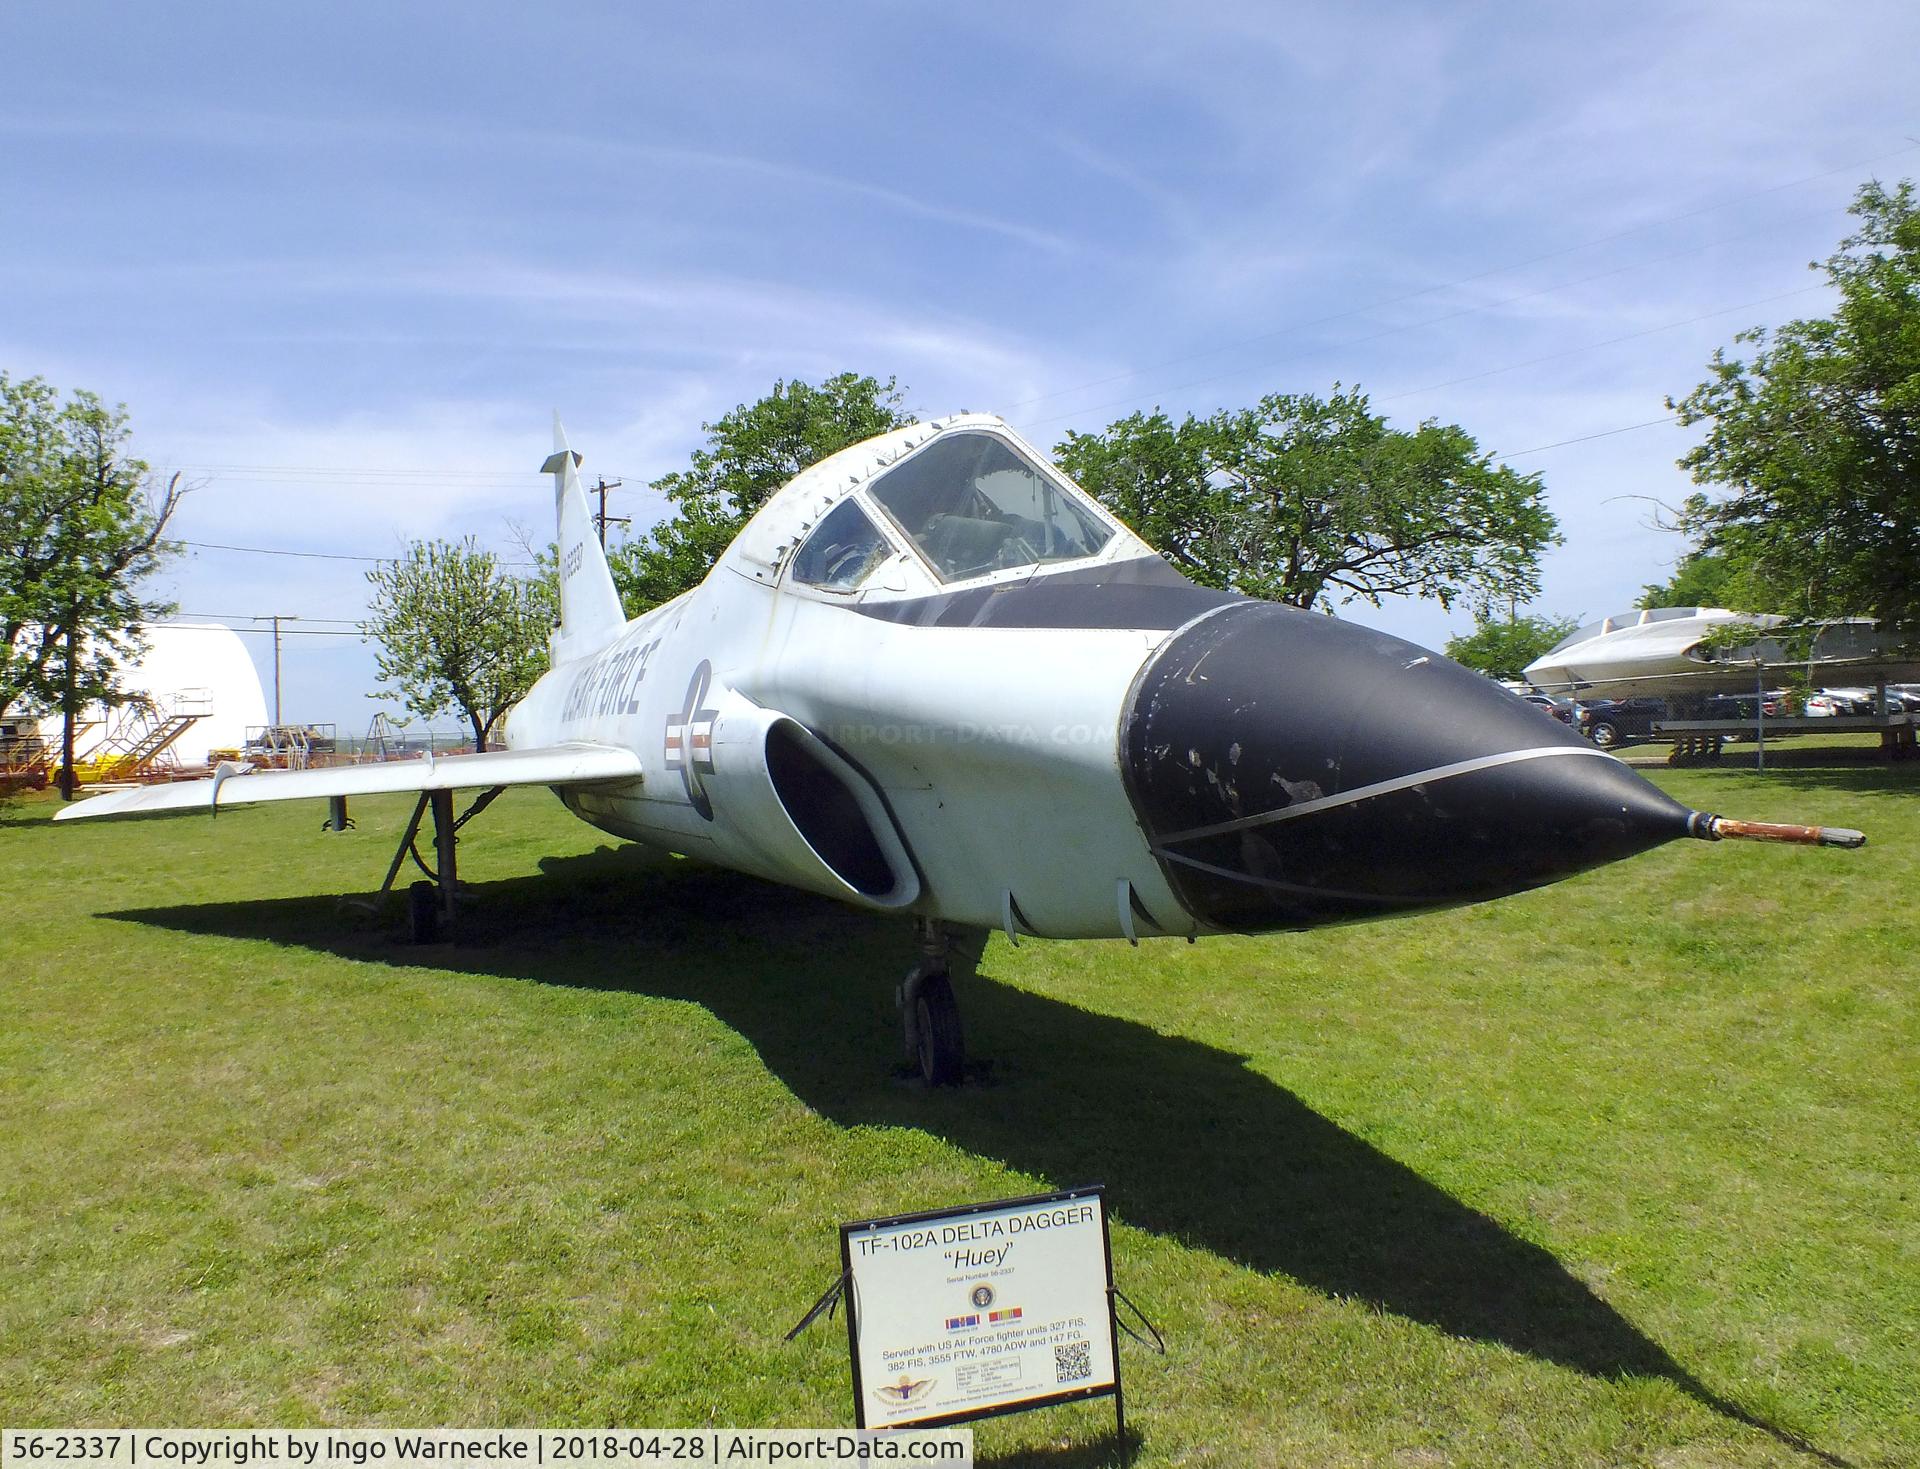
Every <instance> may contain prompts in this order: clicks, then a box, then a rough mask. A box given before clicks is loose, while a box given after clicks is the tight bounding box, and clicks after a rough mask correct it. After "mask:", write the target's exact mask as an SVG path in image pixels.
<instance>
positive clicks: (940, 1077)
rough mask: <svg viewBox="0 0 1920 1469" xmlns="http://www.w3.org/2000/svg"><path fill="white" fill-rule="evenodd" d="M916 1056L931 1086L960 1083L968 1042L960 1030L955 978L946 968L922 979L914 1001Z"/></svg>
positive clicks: (925, 1078)
mask: <svg viewBox="0 0 1920 1469" xmlns="http://www.w3.org/2000/svg"><path fill="white" fill-rule="evenodd" d="M913 1019H914V1027H913V1028H914V1044H913V1055H914V1060H916V1061H917V1062H919V1063H920V1076H921V1078H922V1079H923V1080H924V1081H925V1082H926V1084H927V1085H928V1086H958V1085H959V1084H960V1074H961V1072H962V1071H964V1070H965V1069H966V1063H967V1043H966V1039H965V1037H964V1036H963V1035H962V1033H961V1030H960V1006H959V1005H958V1004H957V1003H956V1002H955V1001H954V998H953V982H952V981H951V980H949V979H948V978H947V976H946V974H945V973H944V972H936V973H933V974H929V975H927V976H926V977H925V978H924V979H922V980H921V981H920V986H919V993H918V994H917V995H916V996H915V997H914V1001H913Z"/></svg>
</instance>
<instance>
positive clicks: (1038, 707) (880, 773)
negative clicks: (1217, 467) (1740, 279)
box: [60, 415, 1864, 1083]
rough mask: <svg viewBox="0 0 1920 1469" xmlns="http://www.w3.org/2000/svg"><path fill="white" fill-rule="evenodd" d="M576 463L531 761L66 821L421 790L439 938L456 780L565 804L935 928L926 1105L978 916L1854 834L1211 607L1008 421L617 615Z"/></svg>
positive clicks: (1225, 903)
mask: <svg viewBox="0 0 1920 1469" xmlns="http://www.w3.org/2000/svg"><path fill="white" fill-rule="evenodd" d="M555 439H556V450H555V452H554V454H553V455H552V457H550V458H549V459H548V460H547V462H546V465H545V469H546V471H547V472H550V473H551V474H552V475H553V477H554V486H555V499H556V505H557V529H558V540H557V545H558V547H559V548H561V560H560V568H559V571H560V577H559V583H560V620H559V624H558V626H557V627H556V629H555V630H554V633H553V639H552V655H553V657H552V668H551V670H550V671H549V672H548V673H547V674H546V675H545V676H544V677H542V678H541V679H540V681H539V682H538V683H537V684H536V685H535V686H534V687H533V689H532V690H531V691H530V692H529V693H528V694H527V696H526V697H525V699H523V700H522V701H521V702H520V704H519V705H518V706H516V707H515V708H514V710H513V711H512V713H511V714H510V715H509V717H508V722H507V727H506V744H507V746H508V748H507V749H505V750H503V751H495V752H487V753H480V754H473V755H458V756H447V757H440V758H431V757H429V758H425V759H421V760H417V761H412V760H410V761H402V762H396V763H391V764H381V765H359V766H347V767H339V768H333V769H323V770H304V771H267V772H260V773H253V774H249V773H227V772H222V773H218V774H216V775H215V776H214V777H213V778H212V779H211V780H207V781H201V782H194V783H182V784H174V785H165V786H154V787H148V788H145V789H140V790H133V791H127V792H123V793H118V794H112V795H104V796H99V797H96V798H94V799H92V800H89V801H85V802H82V803H80V804H78V805H76V806H73V807H71V808H69V809H68V810H66V811H63V812H61V813H60V816H61V818H63V819H84V818H87V817H93V816H109V815H125V814H131V813H134V812H146V811H162V810H172V809H185V808H200V809H206V810H213V809H215V808H217V807H220V806H225V805H234V804H238V803H241V802H249V801H270V800H284V799H291V798H296V797H331V798H334V799H335V800H336V803H337V804H336V810H335V817H336V820H338V818H339V817H340V816H342V815H343V811H342V810H341V807H342V806H343V804H344V798H345V797H347V796H351V795H360V794H366V793H370V792H376V791H417V792H420V793H421V799H420V802H419V804H418V805H417V806H416V808H415V811H414V818H413V824H412V825H411V826H410V827H409V828H408V831H407V834H406V836H405V837H404V838H403V839H402V842H401V849H400V851H399V852H397V853H396V854H395V856H394V859H393V864H392V867H391V868H390V869H389V871H388V876H387V884H384V885H383V887H382V891H383V892H384V891H385V889H386V886H387V885H390V884H391V883H392V880H393V875H394V873H395V872H396V871H397V870H398V868H399V866H400V864H401V862H402V860H403V859H404V856H405V855H406V853H407V852H409V851H410V850H413V837H414V833H415V831H416V830H417V828H418V825H419V823H420V821H421V819H422V816H423V815H424V814H425V813H426V812H427V811H429V810H430V811H431V813H432V817H433V823H434V831H435V845H436V847H437V849H438V859H437V861H436V863H435V869H436V870H435V876H436V878H437V881H438V890H437V891H436V890H435V888H434V887H432V886H430V885H429V884H426V883H417V884H415V885H414V889H413V894H412V896H413V900H414V901H413V904H412V918H413V923H414V928H415V934H416V936H417V937H423V938H424V937H428V936H430V935H431V933H432V932H433V931H434V929H435V928H436V927H437V924H438V922H439V921H441V920H451V918H452V916H453V898H454V892H455V866H454V840H453V836H454V829H455V827H456V826H457V825H458V824H459V823H458V822H457V821H456V820H455V818H454V815H453V802H452V792H453V791H454V790H455V789H460V788H473V789H480V790H483V791H485V792H486V793H487V794H485V795H483V796H482V797H481V798H480V801H479V802H476V806H475V809H478V806H479V805H481V804H484V803H485V802H486V801H487V800H490V799H491V797H492V795H493V794H497V792H498V791H499V790H500V789H503V788H505V787H508V786H515V785H544V786H551V787H552V788H553V789H554V791H555V793H556V794H557V795H558V796H559V797H560V799H561V800H562V801H564V802H565V803H566V805H567V806H568V807H569V808H570V809H571V810H572V811H574V812H575V813H576V814H577V815H579V816H581V817H582V818H584V819H585V820H587V821H589V822H591V823H592V824H593V825H595V826H597V827H599V828H601V829H602V830H604V831H608V832H611V833H613V834H615V835H617V836H620V837H624V838H627V839H629V840H631V841H635V842H640V843H644V844H646V845H647V846H649V847H653V848H658V849H661V850H664V851H669V852H677V853H682V854H685V855H686V856H689V857H693V858H697V859H699V860H702V861H705V862H710V863H714V864H717V865H720V866H724V867H730V868H734V869H736V870H738V871H741V872H746V873H751V874H754V875H756V876H759V877H763V878H768V879H771V880H773V881H776V882H783V883H789V884H792V885H793V886H796V887H800V888H806V889H810V890H812V891H814V892H818V893H825V894H828V895H830V896H832V897H836V898H840V899H843V900H845V901H847V902H849V903H853V904H857V905H859V906H861V907H864V908H868V909H872V910H877V911H881V912H897V913H900V914H902V915H903V916H905V915H912V916H913V917H914V918H915V919H916V920H918V924H919V930H920V936H921V942H922V950H923V959H922V961H921V963H920V964H919V965H918V966H917V967H916V969H915V970H914V972H913V973H912V974H911V975H910V976H909V977H908V979H907V982H906V983H905V985H903V986H902V989H901V995H900V998H901V1005H902V1010H903V1013H904V1015H905V1019H906V1028H907V1034H908V1040H909V1046H910V1048H911V1050H912V1052H913V1054H914V1055H915V1057H916V1058H917V1060H918V1062H919V1065H920V1067H921V1070H922V1072H923V1073H924V1074H925V1076H926V1077H927V1079H928V1080H929V1081H930V1082H936V1083H945V1082H952V1081H955V1080H957V1079H958V1078H959V1076H960V1072H961V1065H962V1057H963V1054H964V1053H963V1047H962V1040H961V1027H960V1020H959V1014H958V1011H957V1008H956V1006H955V1004H954V1000H953V993H952V988H951V986H950V984H949V982H948V978H947V964H948V953H949V948H950V941H951V937H952V933H953V930H954V929H956V928H968V929H992V928H999V929H1002V930H1003V931H1004V932H1005V933H1006V934H1007V936H1008V937H1009V938H1010V939H1012V940H1013V941H1015V942H1018V941H1019V938H1020V937H1021V936H1023V935H1031V936H1036V937H1046V938H1125V939H1128V940H1130V941H1133V942H1136V943H1137V942H1138V941H1139V940H1140V939H1141V938H1143V937H1150V936H1161V935H1178V936H1182V937H1186V938H1189V939H1191V938H1193V937H1195V936H1197V935H1199V934H1203V933H1221V932H1237V933H1248V932H1263V931H1268V930H1275V929H1300V928H1308V927H1312V926H1314V925H1317V924H1323V923H1337V922H1347V921H1352V920H1356V919H1364V918H1377V917H1386V916H1390V915H1393V914H1399V913H1407V912H1412V911H1415V910H1418V909H1424V908H1434V907H1443V906H1450V905H1455V904H1461V903H1471V902H1478V901H1481V900H1483V899H1487V898H1494V897H1499V896H1502V895H1504V894H1508V893H1513V892H1518V891H1521V890H1523V889H1526V888H1531V887H1537V886H1539V885H1541V884H1543V883H1548V882H1552V881H1554V880H1556V879H1558V878H1561V877H1565V876H1567V875H1569V874H1571V873H1574V872H1578V871H1580V870H1582V869H1584V868H1588V867H1592V866H1594V865H1596V864H1598V863H1602V862H1609V861H1613V860H1615V859H1618V858H1622V857H1627V856H1631V855H1633V854H1634V853H1637V852H1640V851H1643V850H1645V849H1647V848H1649V847H1652V846H1655V845H1657V844H1659V843H1662V842H1665V841H1668V840H1670V839H1672V838H1675V837H1680V836H1695V837H1703V838H1707V839H1716V838H1718V837H1723V836H1755V837H1762V838H1768V839H1774V840H1790V841H1800V842H1809V843H1811V842H1821V843H1825V844H1829V845H1844V846H1857V845H1859V844H1860V843H1861V842H1862V841H1863V840H1864V838H1862V837H1861V836H1860V835H1859V833H1857V832H1844V831H1833V830H1823V829H1820V828H1813V827H1777V826H1761V825H1757V824H1753V823H1740V822H1732V821H1728V820H1726V819H1724V818H1720V817H1715V816H1710V815H1707V814H1705V813H1702V812H1696V811H1689V810H1688V809H1687V808H1686V807H1684V806H1682V805H1680V804H1678V803H1677V802H1675V801H1673V800H1671V799H1670V798H1668V797H1667V796H1666V795H1665V794H1663V793H1662V792H1661V791H1660V790H1658V789H1657V788H1656V787H1654V786H1653V785H1651V784H1649V783H1648V782H1646V781H1644V780H1642V779H1641V778H1640V777H1639V776H1638V775H1636V774H1634V772H1633V771H1631V770H1629V769H1628V768H1627V767H1626V766H1625V765H1622V764H1621V763H1620V762H1619V761H1617V760H1615V759H1613V758H1611V757H1610V756H1607V755H1604V754H1602V753H1600V752H1599V751H1597V750H1595V749H1594V748H1593V747H1592V746H1591V745H1589V744H1588V743H1587V742H1586V741H1584V740H1582V739H1581V738H1580V737H1579V736H1578V735H1575V734H1573V733H1571V732H1569V731H1567V730H1566V729H1564V728H1562V727H1560V726H1557V725H1555V724H1553V723H1552V722H1550V721H1547V720H1542V719H1541V718H1540V717H1539V715H1538V714H1537V713H1536V712H1535V711H1534V709H1533V708H1532V707H1531V706H1530V705H1528V704H1525V703H1523V702H1521V701H1520V700H1518V699H1515V698H1514V697H1512V696H1511V695H1510V694H1508V693H1506V692H1505V691H1504V690H1502V689H1500V688H1498V687H1496V686H1495V685H1493V684H1492V683H1490V682H1488V681H1487V680H1486V679H1484V678H1482V677H1481V676H1480V675H1479V674H1477V673H1472V672H1469V671H1468V670H1467V669H1464V668H1462V667H1460V666H1459V665H1458V664H1455V663H1452V662H1450V661H1448V660H1447V659H1445V658H1442V657H1440V656H1439V655H1438V654H1434V653H1429V652H1427V651H1425V650H1424V649H1421V648H1417V647H1414V646H1413V645H1412V644H1409V643H1405V642H1402V641H1400V640H1399V639H1398V638H1393V637H1388V636H1386V635H1384V634H1381V633H1377V632H1372V631H1369V630H1367V629H1365V628H1362V627H1358V626H1355V625H1354V624H1351V623H1347V622H1342V621H1339V620H1337V619H1334V618H1330V617H1323V616H1319V615H1315V614H1311V613H1307V612H1303V611H1300V610H1298V609H1296V608H1292V607H1285V606H1279V605H1276V604H1273V603H1269V602H1261V601H1256V600H1253V599H1251V598H1248V597H1244V596H1240V595H1238V594H1235V593H1231V592H1221V591H1214V590H1210V589H1207V588H1204V587H1199V586H1196V585H1194V584H1193V583H1191V582H1189V581H1187V580H1186V579H1185V578H1184V577H1182V576H1181V575H1179V574H1178V573H1177V572H1176V571H1174V570H1173V569H1172V567H1171V566H1169V565H1168V564H1167V562H1165V561H1164V560H1162V559H1161V558H1160V557H1159V556H1158V555H1157V554H1156V553H1155V552H1154V551H1153V549H1152V548H1151V547H1150V546H1148V545H1147V544H1146V543H1145V542H1143V541H1141V540H1140V539H1139V538H1138V537H1136V536H1135V535H1133V534H1132V532H1130V531H1129V530H1127V528H1126V527H1125V526H1123V525H1121V524H1120V523H1119V522H1118V521H1116V520H1114V519H1113V518H1112V517H1111V516H1110V515H1109V514H1108V513H1107V511H1106V510H1105V509H1103V508H1102V507H1101V506H1099V505H1098V504H1096V503H1095V502H1094V501H1093V500H1092V499H1091V498H1090V497H1088V496H1087V495H1086V494H1084V492H1082V491H1081V490H1080V489H1079V488H1078V487H1077V486H1075V485H1074V484H1072V483H1071V482H1070V481H1069V480H1067V479H1066V478H1065V477H1064V476H1062V475H1061V474H1060V472H1059V471H1058V470H1057V469H1055V468H1054V467H1053V466H1052V465H1051V464H1050V463H1049V462H1048V461H1047V460H1046V458H1045V457H1044V456H1043V455H1041V454H1040V453H1038V452H1037V451H1036V450H1034V449H1033V448H1032V447H1031V446H1029V445H1028V444H1026V443H1025V442H1023V441H1022V440H1021V439H1020V438H1019V437H1018V436H1017V435H1015V434H1014V433H1013V431H1012V430H1011V429H1009V428H1008V427H1007V425H1006V424H1004V423H1002V422H1001V421H1000V420H999V419H997V418H994V417H990V416H986V415H962V416H958V417H953V418H946V419H941V420H937V421H935V422H932V423H924V424H916V425H913V426H911V427H907V428H902V429H898V430H895V431H893V432H891V433H887V434H883V435H881V436H880V437H878V438H875V439H871V440H869V441H867V442H865V443H862V444H858V445H855V446H853V447H852V448H849V449H846V450H843V451H842V452H840V453H838V454H835V455H834V456H832V457H831V458H829V459H826V460H823V461H822V462H820V463H818V464H816V465H814V466H813V467H811V468H810V469H808V470H806V471H805V472H804V473H802V474H801V475H799V476H798V477H797V478H796V479H794V480H793V481H792V482H791V483H790V484H788V485H787V486H786V487H785V488H783V489H782V490H780V491H779V492H778V493H777V494H775V495H774V496H772V497H771V498H770V499H769V500H768V502H767V503H766V505H765V506H764V507H763V508H762V509H761V510H760V512H759V513H758V514H757V515H755V516H754V518H753V519H752V520H751V521H750V522H749V523H748V524H747V526H746V527H745V528H744V529H743V530H742V531H741V532H740V534H739V536H738V537H737V538H736V539H735V541H734V542H733V544H732V545H731V546H730V547H729V548H728V550H727V552H726V553H725V554H724V555H723V556H722V557H721V559H720V561H719V563H718V564H717V565H716V566H715V567H714V569H713V571H712V572H711V574H710V575H709V576H708V577H707V579H706V580H705V581H704V582H703V583H702V584H701V585H700V586H698V587H696V588H694V589H693V590H691V591H689V592H686V593H685V594H683V595H682V596H680V597H677V598H675V599H674V600H673V601H671V602H668V603H667V604H665V605H664V606H661V607H658V608H656V609H654V610H653V611H651V612H648V613H645V614H644V615H642V616H640V617H637V618H633V619H631V620H629V619H628V618H627V617H626V615H625V614H624V612H623V611H622V610H621V606H620V601H619V598H618V596H617V595H616V593H615V590H614V585H613V579H612V577H611V576H610V575H609V573H608V570H607V563H606V558H605V556H604V554H603V552H602V550H601V547H600V545H599V543H598V541H597V540H596V538H595V535H594V528H593V523H592V520H591V518H590V515H589V512H588V509H587V501H586V496H585V494H584V493H583V492H582V489H581V486H580V480H579V476H578V473H577V466H578V464H579V456H578V455H576V454H574V453H573V452H572V451H571V450H570V449H568V447H567V445H566V440H565V437H564V435H563V434H562V433H561V432H560V429H559V425H558V421H557V420H556V423H555ZM472 814H473V811H471V810H470V811H469V812H468V813H467V815H469V816H470V815H472ZM465 819H466V818H465V817H462V818H460V820H461V821H464V820H465ZM416 858H417V853H416ZM422 866H425V864H424V862H422Z"/></svg>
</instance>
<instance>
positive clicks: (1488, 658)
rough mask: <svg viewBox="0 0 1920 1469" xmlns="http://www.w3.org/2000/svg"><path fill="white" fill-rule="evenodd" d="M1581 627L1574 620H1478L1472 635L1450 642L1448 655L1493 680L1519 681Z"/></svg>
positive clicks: (1565, 618) (1567, 618)
mask: <svg viewBox="0 0 1920 1469" xmlns="http://www.w3.org/2000/svg"><path fill="white" fill-rule="evenodd" d="M1579 625H1580V620H1579V619H1578V618H1575V617H1518V616H1516V617H1503V618H1499V619H1489V618H1486V617H1477V618H1475V619H1474V624H1473V631H1472V632H1470V633H1463V634H1462V635H1461V636H1459V637H1457V638H1448V639H1447V646H1446V654H1447V656H1448V657H1449V658H1451V659H1453V661H1454V662H1455V663H1464V664H1465V665H1466V666H1467V667H1468V668H1477V669H1479V670H1480V671H1481V672H1482V673H1484V674H1487V675H1488V676H1490V677H1492V678H1518V677H1520V674H1521V671H1522V670H1523V669H1524V668H1525V667H1526V666H1527V665H1528V664H1529V663H1531V662H1533V660H1534V659H1536V658H1538V657H1539V656H1540V655H1541V654H1542V653H1545V652H1546V651H1548V650H1549V649H1550V648H1552V647H1553V645H1554V644H1555V643H1557V642H1559V641H1560V640H1561V639H1562V638H1564V637H1565V636H1566V635H1567V634H1568V633H1570V632H1572V631H1573V630H1574V629H1575V628H1577V627H1578V626H1579Z"/></svg>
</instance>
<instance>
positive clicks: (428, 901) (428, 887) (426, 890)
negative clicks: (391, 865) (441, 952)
mask: <svg viewBox="0 0 1920 1469" xmlns="http://www.w3.org/2000/svg"><path fill="white" fill-rule="evenodd" d="M439 937H440V890H439V889H438V888H437V887H435V886H434V885H433V884H432V883H430V882H428V881H426V880H425V879H424V878H423V879H422V880H421V881H419V882H416V883H412V884H410V885H409V886H408V888H407V939H408V941H409V942H411V943H416V944H430V943H432V942H434V940H436V939H438V938H439Z"/></svg>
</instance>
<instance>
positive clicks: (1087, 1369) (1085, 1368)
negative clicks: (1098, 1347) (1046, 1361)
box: [1053, 1341, 1093, 1382]
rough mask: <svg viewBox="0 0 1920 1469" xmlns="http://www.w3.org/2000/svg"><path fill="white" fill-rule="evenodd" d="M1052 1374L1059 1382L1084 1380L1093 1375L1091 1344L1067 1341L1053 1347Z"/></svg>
mask: <svg viewBox="0 0 1920 1469" xmlns="http://www.w3.org/2000/svg"><path fill="white" fill-rule="evenodd" d="M1053 1375H1054V1378H1055V1380H1056V1381H1059V1382H1085V1381H1086V1380H1087V1379H1088V1378H1089V1377H1091V1376H1093V1345H1092V1343H1090V1342H1084V1341H1076V1342H1069V1343H1068V1344H1067V1345H1066V1346H1064V1347H1055V1348H1054V1349H1053Z"/></svg>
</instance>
